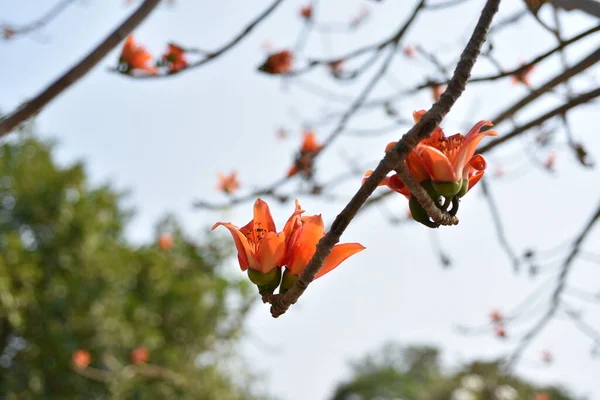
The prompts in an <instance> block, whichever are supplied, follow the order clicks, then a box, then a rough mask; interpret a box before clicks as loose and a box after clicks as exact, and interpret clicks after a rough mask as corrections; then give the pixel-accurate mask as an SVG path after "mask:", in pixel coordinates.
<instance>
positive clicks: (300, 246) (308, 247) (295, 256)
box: [286, 215, 325, 275]
mask: <svg viewBox="0 0 600 400" xmlns="http://www.w3.org/2000/svg"><path fill="white" fill-rule="evenodd" d="M323 235H325V227H324V224H323V219H322V218H321V215H314V216H312V217H311V218H310V219H308V220H307V221H306V222H304V223H303V224H302V226H301V227H300V228H298V229H297V230H296V232H294V234H293V237H292V239H291V240H290V241H289V242H288V248H287V252H288V255H287V260H286V264H287V268H288V269H289V270H290V272H291V273H292V274H294V275H300V274H301V273H302V271H303V270H304V268H306V265H307V264H308V262H309V261H310V259H311V258H312V256H313V255H314V254H315V251H316V250H317V243H318V242H319V240H321V238H322V237H323Z"/></svg>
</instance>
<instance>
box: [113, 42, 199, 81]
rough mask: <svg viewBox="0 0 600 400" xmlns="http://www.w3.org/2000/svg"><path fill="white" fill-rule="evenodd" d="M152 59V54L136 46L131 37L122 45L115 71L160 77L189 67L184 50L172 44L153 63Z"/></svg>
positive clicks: (142, 47)
mask: <svg viewBox="0 0 600 400" xmlns="http://www.w3.org/2000/svg"><path fill="white" fill-rule="evenodd" d="M153 59H154V57H153V56H152V54H150V52H149V51H148V50H146V48H145V47H144V46H141V45H138V44H137V43H136V42H135V40H134V37H133V35H131V36H129V37H128V38H127V40H126V41H125V44H124V45H123V49H122V50H121V55H120V56H119V63H118V66H117V70H118V71H120V72H122V73H124V74H133V73H143V74H147V75H160V74H161V73H163V74H164V73H166V74H173V73H177V72H179V71H181V70H182V69H185V68H187V66H188V65H189V64H188V61H187V59H186V50H185V49H184V48H182V47H180V46H178V45H176V44H174V43H169V44H168V45H167V51H165V53H164V54H163V55H162V57H160V58H158V59H157V60H156V61H154V63H152V60H153Z"/></svg>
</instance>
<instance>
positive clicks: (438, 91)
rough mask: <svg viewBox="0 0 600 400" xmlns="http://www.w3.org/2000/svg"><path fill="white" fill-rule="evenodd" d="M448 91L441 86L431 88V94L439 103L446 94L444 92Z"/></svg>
mask: <svg viewBox="0 0 600 400" xmlns="http://www.w3.org/2000/svg"><path fill="white" fill-rule="evenodd" d="M445 90H446V88H445V87H444V88H442V86H441V85H434V86H432V87H431V94H432V96H433V100H435V101H438V100H439V99H440V97H442V93H444V91H445Z"/></svg>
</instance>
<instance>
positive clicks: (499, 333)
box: [496, 325, 506, 338]
mask: <svg viewBox="0 0 600 400" xmlns="http://www.w3.org/2000/svg"><path fill="white" fill-rule="evenodd" d="M496 336H498V337H499V338H505V337H506V329H505V328H504V325H498V326H497V327H496Z"/></svg>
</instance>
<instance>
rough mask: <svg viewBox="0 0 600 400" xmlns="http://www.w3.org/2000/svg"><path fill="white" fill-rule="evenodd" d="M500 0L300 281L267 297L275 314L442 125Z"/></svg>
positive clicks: (491, 3) (490, 2) (490, 3)
mask: <svg viewBox="0 0 600 400" xmlns="http://www.w3.org/2000/svg"><path fill="white" fill-rule="evenodd" d="M499 3H500V0H487V2H486V4H485V7H484V9H483V11H482V13H481V16H480V18H479V21H478V22H477V25H476V27H475V29H474V31H473V35H472V36H471V39H470V40H469V42H468V44H467V46H466V47H465V49H464V51H463V53H462V55H461V57H460V61H459V62H458V64H457V66H456V69H455V71H454V76H453V78H452V80H451V81H450V83H449V85H448V88H447V90H446V91H445V92H444V93H443V94H442V96H441V98H440V100H438V101H437V102H436V103H435V104H434V105H433V107H432V108H431V109H430V110H429V111H428V112H427V113H426V114H425V115H424V116H423V117H422V118H421V120H420V121H419V122H418V123H417V124H415V125H414V126H413V127H412V128H411V129H410V130H409V131H408V132H407V133H406V134H405V135H404V136H403V137H402V139H401V140H400V141H399V142H398V143H397V144H396V145H395V146H394V148H393V149H391V150H390V151H389V152H387V153H386V155H385V157H384V158H383V159H382V160H381V161H380V163H379V165H378V166H377V168H375V171H373V174H372V175H371V176H370V177H369V178H367V180H366V181H365V182H364V184H363V185H362V186H361V187H360V189H359V190H358V191H357V192H356V194H355V195H354V196H353V197H352V199H351V200H350V202H349V203H348V204H347V205H346V207H345V208H344V209H343V210H342V212H341V213H340V214H339V215H338V216H337V217H336V218H335V220H334V221H333V224H332V225H331V229H330V230H329V231H328V232H327V234H326V235H325V236H324V237H323V238H322V239H321V240H320V241H319V243H318V245H317V249H316V252H315V254H314V256H313V257H312V259H311V260H310V262H309V263H308V265H307V266H306V268H305V269H304V271H303V272H302V274H301V275H300V277H299V278H298V281H297V282H296V284H295V285H294V286H293V287H292V288H291V289H290V290H288V291H287V292H286V293H285V294H283V295H273V296H270V297H265V298H264V301H269V302H270V303H271V315H273V317H275V318H277V317H279V316H280V315H282V314H284V313H285V312H286V311H287V309H288V308H289V307H290V305H292V304H294V303H296V301H297V300H298V299H299V298H300V296H301V295H302V293H304V291H305V290H306V288H307V287H308V285H309V284H310V283H311V282H312V281H313V280H314V277H315V275H316V273H317V272H318V270H319V269H320V268H321V266H322V265H323V262H324V260H325V258H326V257H327V256H328V255H329V253H330V252H331V250H332V249H333V246H334V245H335V244H336V243H337V242H338V241H339V239H340V237H341V235H342V234H343V233H344V231H345V230H346V228H347V227H348V225H349V224H350V221H352V219H353V218H354V217H355V216H356V214H357V213H358V211H359V209H360V208H361V206H362V205H363V204H364V203H365V201H366V200H367V199H368V198H369V196H370V195H371V194H372V193H373V191H374V190H375V189H376V188H377V186H378V184H379V182H381V181H382V180H383V178H384V177H385V176H386V175H387V174H388V173H389V172H390V171H391V170H392V169H394V168H397V167H398V166H399V165H400V163H402V162H404V159H405V158H406V156H407V155H408V153H409V152H410V151H412V149H413V148H414V147H415V146H416V145H417V144H418V143H419V141H420V140H422V139H423V138H426V137H428V136H430V135H431V133H432V132H433V130H434V129H435V127H436V126H438V125H439V123H440V122H441V121H442V119H443V118H444V116H445V115H446V114H447V113H448V112H449V111H450V109H451V108H452V106H453V105H454V103H455V102H456V100H457V99H458V97H459V96H460V95H461V94H462V92H463V91H464V90H465V87H466V84H467V80H468V79H469V76H470V74H471V70H472V68H473V66H474V64H475V61H476V60H477V56H478V55H479V52H480V49H481V46H482V45H483V43H484V42H485V39H486V36H487V31H488V29H489V27H490V25H491V23H492V19H493V17H494V15H495V14H496V12H497V11H498V5H499Z"/></svg>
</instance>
